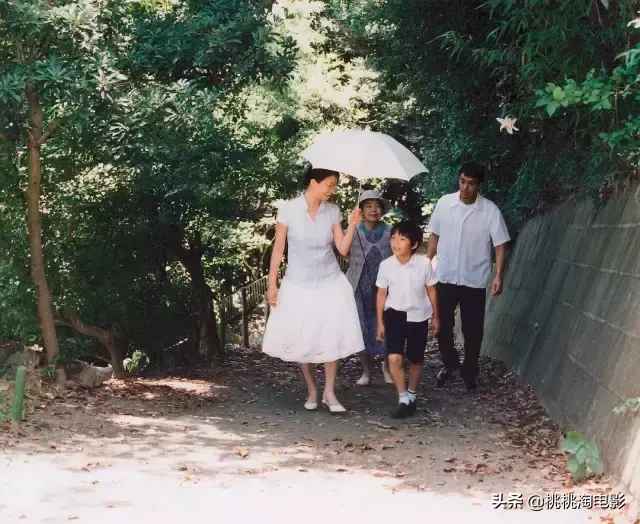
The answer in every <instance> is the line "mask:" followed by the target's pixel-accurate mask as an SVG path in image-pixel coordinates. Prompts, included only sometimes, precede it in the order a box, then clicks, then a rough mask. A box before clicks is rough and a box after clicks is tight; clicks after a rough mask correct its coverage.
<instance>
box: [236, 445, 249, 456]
mask: <svg viewBox="0 0 640 524" xmlns="http://www.w3.org/2000/svg"><path fill="white" fill-rule="evenodd" d="M235 452H236V453H237V454H238V455H240V457H242V458H247V457H248V456H249V450H248V449H247V448H243V447H242V446H238V447H236V448H235Z"/></svg>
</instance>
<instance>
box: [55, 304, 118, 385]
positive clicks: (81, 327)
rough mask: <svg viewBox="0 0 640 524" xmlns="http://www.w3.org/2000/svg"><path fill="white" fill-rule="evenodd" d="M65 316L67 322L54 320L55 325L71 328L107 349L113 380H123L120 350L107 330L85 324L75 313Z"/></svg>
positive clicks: (114, 338)
mask: <svg viewBox="0 0 640 524" xmlns="http://www.w3.org/2000/svg"><path fill="white" fill-rule="evenodd" d="M67 316H68V317H69V321H66V320H64V319H56V323H57V324H58V325H63V326H71V327H72V328H73V329H75V330H76V331H77V332H78V333H80V334H82V335H85V336H87V337H92V338H95V339H96V340H97V341H98V342H100V343H101V344H102V345H103V346H104V347H105V348H107V351H108V352H109V356H110V357H111V367H112V368H113V376H114V377H115V378H125V377H126V376H127V374H126V372H125V370H124V364H123V363H122V350H121V349H120V346H119V345H118V343H117V342H116V337H115V336H114V335H113V333H112V332H111V331H109V330H108V329H104V328H101V327H99V326H92V325H90V324H85V323H84V322H83V321H82V320H81V318H80V315H79V314H78V312H76V311H74V312H72V313H69V314H68V315H67Z"/></svg>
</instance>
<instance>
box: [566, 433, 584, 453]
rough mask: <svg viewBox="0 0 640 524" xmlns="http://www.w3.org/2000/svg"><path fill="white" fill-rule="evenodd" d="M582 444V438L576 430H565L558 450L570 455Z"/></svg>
mask: <svg viewBox="0 0 640 524" xmlns="http://www.w3.org/2000/svg"><path fill="white" fill-rule="evenodd" d="M582 446H584V439H583V438H582V435H580V433H578V432H577V431H567V434H566V436H565V438H564V439H562V440H561V441H560V451H566V452H568V453H571V454H572V455H573V454H574V453H575V452H576V451H578V449H580V447H582Z"/></svg>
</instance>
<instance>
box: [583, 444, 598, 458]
mask: <svg viewBox="0 0 640 524" xmlns="http://www.w3.org/2000/svg"><path fill="white" fill-rule="evenodd" d="M585 449H586V451H587V453H588V455H589V457H592V458H599V457H600V453H599V452H598V446H596V443H595V442H587V443H586V444H585Z"/></svg>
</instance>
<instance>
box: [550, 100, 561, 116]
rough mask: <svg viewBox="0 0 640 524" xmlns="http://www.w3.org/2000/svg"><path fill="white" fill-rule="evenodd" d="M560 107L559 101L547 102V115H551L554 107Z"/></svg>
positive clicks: (554, 109)
mask: <svg viewBox="0 0 640 524" xmlns="http://www.w3.org/2000/svg"><path fill="white" fill-rule="evenodd" d="M559 107H560V102H556V101H555V100H554V101H553V102H549V103H548V104H547V114H548V115H549V116H553V114H554V113H555V112H556V109H558V108H559Z"/></svg>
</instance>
